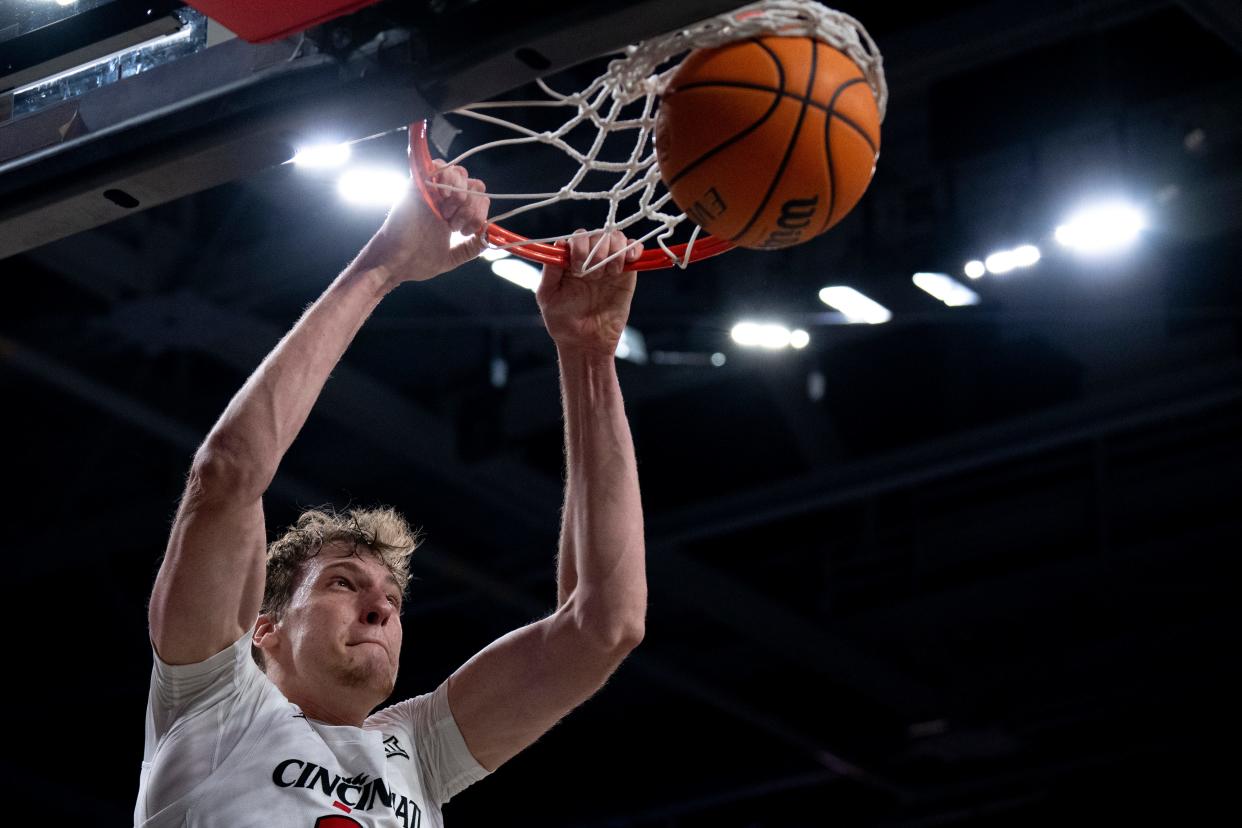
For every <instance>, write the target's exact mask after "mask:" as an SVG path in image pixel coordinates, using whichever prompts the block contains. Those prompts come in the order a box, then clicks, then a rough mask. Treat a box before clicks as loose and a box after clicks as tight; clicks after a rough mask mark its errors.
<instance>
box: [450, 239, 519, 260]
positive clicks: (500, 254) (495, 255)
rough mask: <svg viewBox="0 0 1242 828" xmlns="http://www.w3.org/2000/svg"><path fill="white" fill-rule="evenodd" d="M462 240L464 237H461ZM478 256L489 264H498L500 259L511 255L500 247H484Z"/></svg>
mask: <svg viewBox="0 0 1242 828" xmlns="http://www.w3.org/2000/svg"><path fill="white" fill-rule="evenodd" d="M462 238H465V236H463V237H462ZM479 255H480V256H482V257H483V258H484V259H486V260H487V261H489V262H498V261H500V260H501V259H507V258H509V257H510V256H512V255H513V254H512V253H510V252H509V251H508V250H505V249H503V248H500V247H485V248H483V252H482V253H480V254H479Z"/></svg>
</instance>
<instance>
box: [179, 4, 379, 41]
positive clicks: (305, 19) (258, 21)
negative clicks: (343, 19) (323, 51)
mask: <svg viewBox="0 0 1242 828" xmlns="http://www.w3.org/2000/svg"><path fill="white" fill-rule="evenodd" d="M377 2H379V0H298V2H291V0H186V5H188V6H193V7H194V8H196V9H198V10H199V11H201V12H202V13H203V14H205V15H207V16H208V17H210V18H211V19H212V20H214V21H216V22H217V23H219V24H220V25H221V26H223V27H224V28H226V29H228V30H229V31H230V32H232V33H233V34H235V35H237V36H238V37H240V38H241V39H242V40H248V41H250V42H251V43H264V42H266V41H268V40H279V39H280V38H282V37H288V36H289V35H292V34H297V33H298V32H300V31H302V30H303V29H309V28H310V27H311V26H317V25H319V24H320V23H324V22H326V21H328V20H331V19H332V18H334V17H340V16H341V15H343V14H349V13H350V12H356V11H358V9H361V8H363V7H364V6H372V5H374V4H375V3H377Z"/></svg>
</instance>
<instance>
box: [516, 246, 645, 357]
mask: <svg viewBox="0 0 1242 828" xmlns="http://www.w3.org/2000/svg"><path fill="white" fill-rule="evenodd" d="M602 236H603V233H601V232H599V231H596V232H594V233H587V232H586V231H585V230H579V231H577V232H576V233H575V234H574V235H573V236H571V237H570V238H569V239H568V241H561V242H557V247H562V248H566V249H567V250H568V251H569V267H568V268H561V267H556V266H554V265H544V268H543V277H542V279H541V280H540V282H539V290H537V291H536V292H535V298H536V299H537V300H538V302H539V310H540V312H541V313H542V314H543V324H544V325H545V326H546V327H547V329H548V333H549V334H550V335H551V337H552V339H553V340H554V341H555V342H556V345H557V347H558V348H572V349H581V350H584V351H589V352H593V353H599V354H604V355H607V356H608V357H609V358H611V357H612V355H613V354H614V353H616V350H617V343H618V342H619V341H620V339H621V332H622V331H623V330H625V323H626V321H627V320H628V319H629V317H630V301H631V300H632V299H633V298H634V287H635V285H636V283H637V275H636V274H635V273H634V271H632V270H626V269H625V266H626V265H627V264H629V263H630V262H632V261H634V260H635V259H637V258H638V257H639V255H640V254H641V253H642V245H640V244H638V243H637V242H631V241H629V240H628V239H627V238H626V237H625V235H624V234H623V233H621V231H619V230H614V231H612V232H611V233H609V234H608V235H607V237H606V238H604V240H603V242H602V243H601V244H600V245H599V248H598V249H597V250H596V251H595V254H594V255H593V256H591V257H590V261H591V263H595V262H598V261H600V260H602V259H605V258H607V257H608V256H610V255H612V254H613V253H617V252H619V251H621V250H624V251H625V252H624V253H622V254H621V255H620V256H617V257H616V258H615V259H613V260H612V261H610V262H609V263H608V264H606V265H604V266H603V267H601V268H599V269H597V270H594V271H592V272H590V273H584V272H583V271H585V270H586V269H587V267H588V264H587V257H588V255H589V254H590V252H591V250H592V248H594V247H595V245H596V242H597V241H599V240H600V238H601V237H602ZM627 245H628V247H627Z"/></svg>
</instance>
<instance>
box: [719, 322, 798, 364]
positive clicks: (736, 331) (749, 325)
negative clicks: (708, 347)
mask: <svg viewBox="0 0 1242 828" xmlns="http://www.w3.org/2000/svg"><path fill="white" fill-rule="evenodd" d="M729 335H730V336H731V337H733V341H734V342H736V343H737V344H738V345H743V346H745V347H747V348H765V349H767V350H769V351H779V350H781V349H783V348H805V347H806V346H807V344H808V343H809V342H810V341H811V335H810V334H808V333H807V332H806V331H804V330H802V329H800V328H799V329H797V330H793V331H791V330H789V328H786V327H785V326H784V325H779V324H776V323H774V322H739V323H737V324H736V325H734V326H733V330H731V331H730V332H729ZM713 364H716V363H715V357H713ZM720 364H721V365H723V364H724V363H723V362H721V363H720Z"/></svg>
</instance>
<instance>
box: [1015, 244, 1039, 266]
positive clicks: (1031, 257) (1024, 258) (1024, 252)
mask: <svg viewBox="0 0 1242 828" xmlns="http://www.w3.org/2000/svg"><path fill="white" fill-rule="evenodd" d="M1011 255H1012V256H1013V263H1014V265H1015V266H1017V267H1030V266H1031V265H1033V264H1035V263H1036V262H1038V261H1039V248H1038V247H1036V246H1035V245H1033V244H1024V245H1022V246H1021V247H1015V248H1014V249H1013V251H1012V253H1011Z"/></svg>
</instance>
